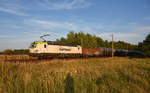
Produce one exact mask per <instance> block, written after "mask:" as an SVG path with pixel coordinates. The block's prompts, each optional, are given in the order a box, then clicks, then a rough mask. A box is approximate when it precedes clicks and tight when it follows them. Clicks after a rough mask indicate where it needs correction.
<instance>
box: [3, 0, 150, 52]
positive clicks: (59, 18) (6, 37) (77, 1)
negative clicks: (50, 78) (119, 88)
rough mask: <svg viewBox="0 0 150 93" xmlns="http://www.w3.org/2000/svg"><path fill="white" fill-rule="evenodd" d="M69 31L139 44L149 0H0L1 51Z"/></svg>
mask: <svg viewBox="0 0 150 93" xmlns="http://www.w3.org/2000/svg"><path fill="white" fill-rule="evenodd" d="M70 31H74V32H80V31H82V32H84V33H90V34H94V35H96V36H100V37H102V38H103V39H104V40H109V41H110V40H111V34H114V39H115V41H119V40H120V41H126V42H129V43H132V44H138V42H142V41H143V40H144V39H145V37H146V36H147V35H148V34H149V33H150V0H0V51H3V50H5V49H27V48H28V47H29V45H30V43H31V42H33V41H38V40H40V36H41V35H44V34H50V36H49V37H47V38H46V39H47V40H56V39H57V38H61V37H65V36H66V34H67V33H68V32H70Z"/></svg>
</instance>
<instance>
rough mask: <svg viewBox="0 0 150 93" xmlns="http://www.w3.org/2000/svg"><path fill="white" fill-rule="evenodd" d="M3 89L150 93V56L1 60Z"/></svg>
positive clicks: (14, 92) (11, 92) (10, 92)
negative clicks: (38, 60) (29, 60)
mask: <svg viewBox="0 0 150 93" xmlns="http://www.w3.org/2000/svg"><path fill="white" fill-rule="evenodd" d="M0 68H1V69H0V81H1V82H0V93H149V92H150V59H129V58H117V57H116V58H113V59H112V58H92V59H77V60H51V61H48V60H46V61H45V62H39V63H4V62H0Z"/></svg>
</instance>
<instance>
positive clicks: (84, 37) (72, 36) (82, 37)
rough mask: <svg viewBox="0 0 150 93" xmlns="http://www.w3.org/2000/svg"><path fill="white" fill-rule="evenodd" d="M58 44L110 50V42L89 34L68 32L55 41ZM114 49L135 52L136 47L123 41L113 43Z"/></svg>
mask: <svg viewBox="0 0 150 93" xmlns="http://www.w3.org/2000/svg"><path fill="white" fill-rule="evenodd" d="M56 41H57V42H59V43H69V44H74V45H81V46H82V47H84V48H99V47H107V48H111V46H112V42H111V41H108V40H103V39H102V38H101V37H98V36H96V35H91V34H89V33H87V34H85V33H83V32H78V33H74V32H69V33H68V34H67V37H66V38H64V37H62V38H60V39H57V40H56ZM114 46H115V48H118V49H128V50H137V49H138V45H134V44H130V43H127V42H124V41H117V42H114Z"/></svg>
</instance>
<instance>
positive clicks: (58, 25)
mask: <svg viewBox="0 0 150 93" xmlns="http://www.w3.org/2000/svg"><path fill="white" fill-rule="evenodd" d="M24 23H25V24H26V25H30V26H32V27H33V26H34V27H39V28H41V29H49V30H55V29H64V30H77V29H78V27H77V26H76V25H74V24H73V23H69V22H54V21H45V20H33V19H31V20H25V21H24Z"/></svg>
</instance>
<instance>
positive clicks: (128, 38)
mask: <svg viewBox="0 0 150 93" xmlns="http://www.w3.org/2000/svg"><path fill="white" fill-rule="evenodd" d="M112 34H113V35H114V40H115V41H125V42H128V43H133V44H137V43H138V42H141V40H142V39H144V38H143V36H142V35H141V34H140V33H137V34H135V33H133V32H126V33H120V32H117V33H113V32H104V33H101V34H100V35H99V36H100V37H102V38H103V39H105V40H109V41H111V35H112Z"/></svg>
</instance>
